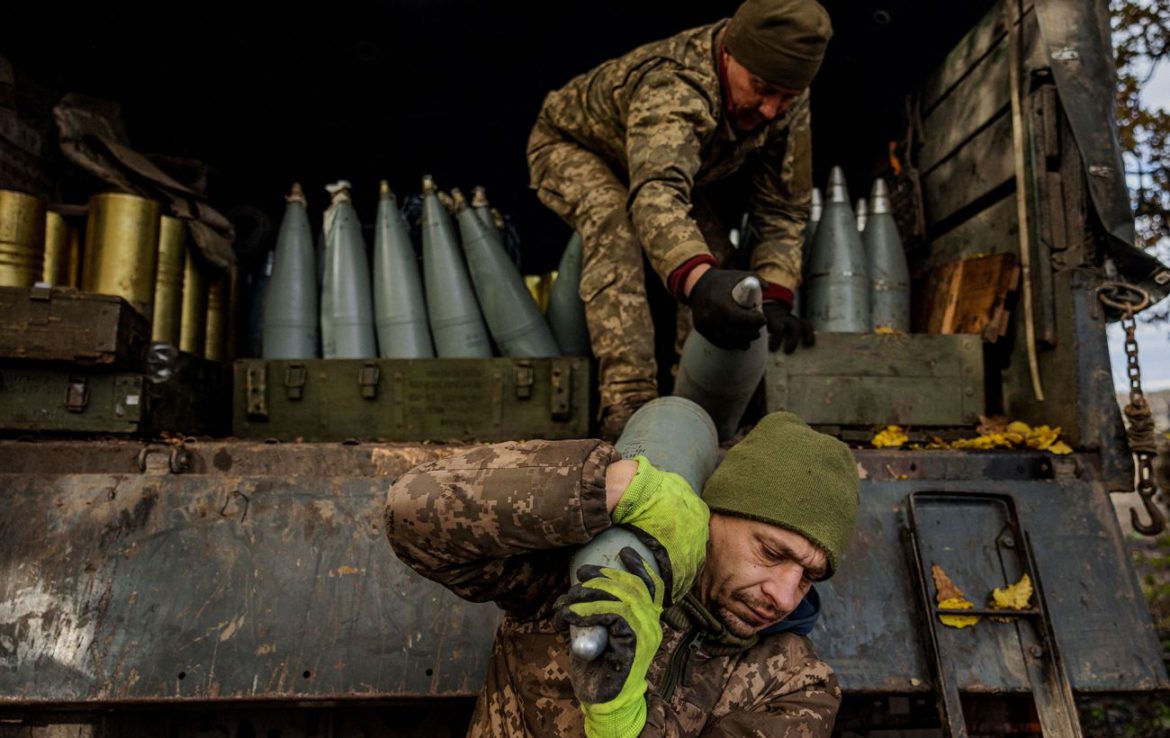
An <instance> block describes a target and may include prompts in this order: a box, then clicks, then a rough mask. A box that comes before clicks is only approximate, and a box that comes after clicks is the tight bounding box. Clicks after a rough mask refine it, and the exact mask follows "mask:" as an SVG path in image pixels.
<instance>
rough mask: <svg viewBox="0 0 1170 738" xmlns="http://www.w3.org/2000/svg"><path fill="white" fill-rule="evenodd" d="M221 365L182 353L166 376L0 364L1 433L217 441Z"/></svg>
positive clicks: (223, 426) (221, 423)
mask: <svg viewBox="0 0 1170 738" xmlns="http://www.w3.org/2000/svg"><path fill="white" fill-rule="evenodd" d="M227 381H228V376H227V371H226V369H225V368H224V366H223V365H222V364H219V363H217V362H213V361H208V360H206V359H201V358H199V357H196V356H191V355H189V354H181V355H180V356H179V357H178V359H177V360H176V361H175V363H174V366H173V367H172V368H171V371H170V373H169V376H167V377H166V378H165V379H163V380H162V381H153V380H152V379H151V378H150V377H149V376H148V375H145V374H140V373H131V372H119V371H110V370H108V369H104V368H94V367H84V366H72V367H57V366H46V365H38V364H33V363H30V362H6V363H4V364H0V431H4V432H9V433H11V432H21V433H30V432H31V433H70V434H76V433H103V434H106V433H114V434H128V435H141V436H155V435H160V434H172V435H223V434H224V433H226V431H227V425H228V423H227V420H228V417H229V408H230V397H231V395H230V393H229V392H228V389H227Z"/></svg>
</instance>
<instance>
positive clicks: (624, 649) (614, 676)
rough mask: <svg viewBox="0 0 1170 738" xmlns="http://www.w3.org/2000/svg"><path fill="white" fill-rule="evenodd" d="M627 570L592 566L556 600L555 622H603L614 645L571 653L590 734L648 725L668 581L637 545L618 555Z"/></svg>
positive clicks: (632, 732) (592, 737)
mask: <svg viewBox="0 0 1170 738" xmlns="http://www.w3.org/2000/svg"><path fill="white" fill-rule="evenodd" d="M618 557H619V558H620V559H621V562H622V564H623V565H624V566H625V568H626V571H621V570H618V569H610V568H608V567H600V566H594V565H592V564H587V565H585V566H582V567H581V568H580V569H578V570H577V578H578V579H579V580H580V583H579V584H577V585H575V586H573V587H572V588H571V589H570V590H569V591H568V592H567V593H565V594H564V595H562V596H561V598H560V599H559V600H557V603H556V617H555V623H556V626H557V628H558V629H559V630H560V631H561V632H562V633H567V632H568V629H569V626H570V625H577V626H591V625H601V626H604V627H605V628H606V629H607V630H608V631H609V646H608V647H607V648H606V649H605V651H604V652H603V653H602V654H601V656H600V657H598V658H597V659H595V660H593V661H585V660H583V659H579V658H577V657H576V656H571V657H570V662H569V678H570V680H571V681H572V683H573V692H574V693H575V694H576V695H577V700H578V701H579V702H580V703H581V710H582V711H583V712H584V713H585V735H587V736H589V738H626V737H627V736H631V737H632V736H636V735H638V733H640V732H641V731H642V728H643V727H644V726H645V724H646V688H647V684H646V671H647V669H649V668H650V662H651V661H652V660H653V659H654V654H655V653H656V652H657V651H658V647H659V646H660V645H661V644H662V625H661V624H660V623H659V622H658V620H659V618H660V617H661V616H662V592H663V589H664V587H663V583H662V580H661V579H659V578H658V577H657V576H656V575H655V574H654V572H652V571H651V570H650V567H649V566H647V565H646V562H645V561H644V560H643V559H642V557H641V556H639V555H638V554H637V552H635V551H634V549H632V548H629V547H626V548H623V549H622V550H621V552H620V553H619V554H618Z"/></svg>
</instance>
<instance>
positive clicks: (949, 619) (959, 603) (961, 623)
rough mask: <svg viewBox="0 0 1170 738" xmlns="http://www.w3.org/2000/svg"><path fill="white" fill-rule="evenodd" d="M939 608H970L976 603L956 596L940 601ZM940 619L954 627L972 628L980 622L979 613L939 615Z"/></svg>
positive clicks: (941, 621)
mask: <svg viewBox="0 0 1170 738" xmlns="http://www.w3.org/2000/svg"><path fill="white" fill-rule="evenodd" d="M938 606H939V608H941V609H943V610H970V609H971V608H972V607H975V605H974V604H973V603H971V602H968V601H967V600H965V599H963V598H962V597H955V598H952V599H949V600H943V601H942V602H940V603H938ZM938 620H939V622H940V623H942V624H943V625H947V626H950V627H952V628H970V627H971V626H973V625H975V624H976V623H978V622H979V616H978V615H939V616H938Z"/></svg>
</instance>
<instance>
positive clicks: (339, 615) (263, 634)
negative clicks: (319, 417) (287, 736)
mask: <svg viewBox="0 0 1170 738" xmlns="http://www.w3.org/2000/svg"><path fill="white" fill-rule="evenodd" d="M321 451H322V452H323V453H320V454H319V455H320V456H321V457H322V461H323V462H325V461H327V460H329V461H332V462H333V465H332V470H333V474H335V475H336V474H338V473H344V471H345V470H344V468H343V467H341V466H340V465H339V464H337V463H336V462H338V461H340V460H342V459H337V458H332V459H330V454H329V453H328V452H327V450H325V449H322V450H321ZM164 458H165V456H164ZM148 461H149V463H148V464H147V471H146V472H145V473H144V472H135V473H132V474H74V475H62V476H51V475H43V474H4V475H0V485H2V486H3V488H4V491H5V499H6V505H5V509H4V513H3V515H2V516H0V540H3V541H4V545H3V548H2V549H0V567H2V568H3V571H4V576H3V578H2V580H0V664H2V665H3V668H0V695H2V696H0V704H8V705H19V704H37V703H56V704H61V703H65V704H72V703H93V702H140V701H152V700H167V701H175V700H178V701H182V700H206V699H248V700H251V699H264V700H272V699H280V700H285V699H288V700H300V699H335V698H341V697H345V698H393V697H419V696H423V697H425V696H432V695H444V696H467V695H472V694H474V693H475V692H476V691H477V690H478V687H479V685H480V682H481V680H482V678H483V671H484V667H485V663H486V658H487V653H488V652H487V646H488V644H489V643H490V641H491V638H492V634H493V632H494V628H495V624H496V621H497V617H498V615H497V610H496V609H495V607H494V606H492V605H472V604H469V603H466V602H463V601H462V600H459V599H458V598H456V597H454V596H453V595H451V594H449V593H447V592H446V591H445V590H443V589H442V588H440V587H438V586H437V585H433V584H432V583H430V582H427V581H425V580H423V579H421V578H420V577H418V576H416V575H415V574H413V573H412V572H410V571H409V570H407V569H406V568H405V567H404V566H403V565H401V564H400V563H399V562H398V561H397V560H396V559H395V558H394V556H393V553H392V552H391V550H390V547H389V546H388V545H387V543H386V540H385V537H384V534H383V531H382V524H381V508H382V502H383V500H384V498H385V494H386V490H387V489H388V487H389V485H390V483H391V482H392V481H393V478H394V474H395V472H398V471H400V470H401V469H403V468H406V467H408V466H409V465H411V464H413V463H416V458H415V457H411V456H403V457H399V458H396V459H395V460H394V461H387V462H386V466H385V467H384V468H386V469H387V470H388V471H389V472H390V473H388V474H384V475H378V474H374V475H369V476H331V477H315V478H313V477H304V478H298V477H289V476H287V475H279V476H252V475H246V476H244V475H235V474H231V473H220V472H213V473H209V474H195V473H184V474H173V473H170V472H169V471H167V470H166V467H165V466H163V465H157V464H155V463H153V461H152V460H148Z"/></svg>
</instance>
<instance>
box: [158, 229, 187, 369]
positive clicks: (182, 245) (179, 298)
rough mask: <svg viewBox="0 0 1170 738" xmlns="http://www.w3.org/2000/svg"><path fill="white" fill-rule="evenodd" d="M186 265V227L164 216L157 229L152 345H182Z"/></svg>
mask: <svg viewBox="0 0 1170 738" xmlns="http://www.w3.org/2000/svg"><path fill="white" fill-rule="evenodd" d="M186 263H187V224H186V223H184V222H183V221H182V220H180V219H178V218H172V217H171V216H169V215H164V216H163V217H162V220H161V221H160V223H159V230H158V269H157V270H156V275H155V279H154V320H153V321H152V322H151V325H150V340H151V342H152V343H169V344H170V345H172V346H178V345H179V335H180V327H181V326H182V318H183V270H184V268H185V267H186Z"/></svg>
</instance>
